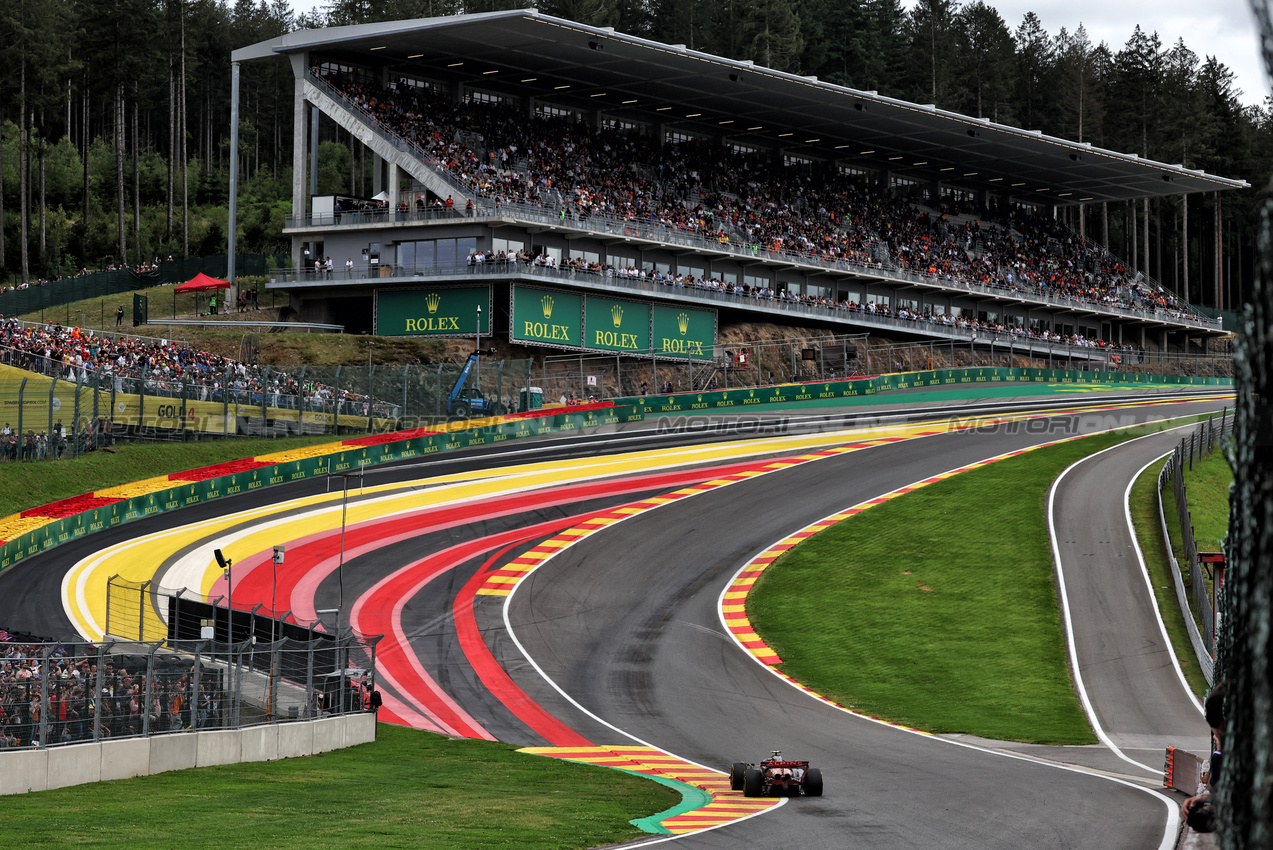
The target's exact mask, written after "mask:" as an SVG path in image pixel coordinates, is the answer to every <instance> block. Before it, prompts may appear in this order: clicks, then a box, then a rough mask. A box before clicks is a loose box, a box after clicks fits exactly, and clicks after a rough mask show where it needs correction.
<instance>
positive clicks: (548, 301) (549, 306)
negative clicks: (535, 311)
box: [539, 295, 553, 319]
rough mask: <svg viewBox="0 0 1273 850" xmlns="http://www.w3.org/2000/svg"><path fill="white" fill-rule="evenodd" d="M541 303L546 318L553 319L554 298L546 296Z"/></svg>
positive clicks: (540, 300)
mask: <svg viewBox="0 0 1273 850" xmlns="http://www.w3.org/2000/svg"><path fill="white" fill-rule="evenodd" d="M539 303H540V305H541V306H542V307H543V308H544V318H545V319H551V318H552V317H553V297H552V296H551V295H545V296H544V297H543V298H541V299H539Z"/></svg>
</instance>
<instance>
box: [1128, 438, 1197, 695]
mask: <svg viewBox="0 0 1273 850" xmlns="http://www.w3.org/2000/svg"><path fill="white" fill-rule="evenodd" d="M1169 454H1171V452H1164V453H1163V454H1160V455H1159V456H1158V457H1156V458H1154V459H1153V460H1151V461H1150V462H1149V463H1147V464H1145V465H1144V466H1142V467H1141V468H1140V469H1138V470H1136V474H1135V475H1133V476H1132V480H1131V481H1129V482H1128V483H1127V489H1126V490H1125V491H1124V492H1123V516H1124V517H1125V519H1126V520H1127V530H1128V531H1129V532H1130V533H1131V537H1132V549H1133V551H1135V553H1136V562H1137V563H1139V564H1140V574H1141V577H1142V578H1144V579H1145V589H1146V590H1148V591H1149V601H1150V602H1151V603H1153V606H1154V616H1155V617H1156V618H1157V619H1158V632H1159V634H1161V635H1162V639H1163V644H1164V645H1165V646H1166V647H1167V654H1168V655H1170V656H1171V666H1172V667H1174V668H1176V678H1178V679H1179V680H1180V686H1181V687H1182V688H1184V691H1185V694H1186V695H1187V696H1188V697H1189V700H1190V701H1191V702H1192V703H1193V705H1194V708H1196V709H1198V713H1199V714H1202V713H1203V709H1202V703H1201V702H1199V700H1198V696H1197V694H1195V693H1194V692H1193V688H1191V687H1189V680H1188V679H1186V678H1185V671H1184V669H1183V668H1182V667H1181V666H1180V659H1179V658H1178V657H1177V656H1176V648H1175V646H1173V645H1172V642H1171V636H1170V635H1168V634H1167V624H1166V622H1164V621H1163V616H1162V609H1160V608H1159V607H1158V597H1157V596H1156V595H1155V594H1154V582H1153V579H1152V578H1150V576H1149V565H1148V564H1146V563H1145V553H1144V551H1143V550H1142V549H1141V548H1140V539H1139V537H1138V535H1137V534H1136V523H1134V522H1133V521H1132V505H1131V498H1132V488H1133V487H1135V486H1136V482H1137V481H1139V480H1140V477H1141V476H1142V475H1144V474H1145V470H1146V469H1149V467H1151V466H1153V465H1154V464H1156V463H1158V462H1159V461H1161V460H1162V459H1163V458H1165V457H1166V456H1167V455H1169ZM1155 486H1157V485H1156V484H1155ZM1182 614H1183V615H1184V616H1190V615H1189V614H1188V612H1182Z"/></svg>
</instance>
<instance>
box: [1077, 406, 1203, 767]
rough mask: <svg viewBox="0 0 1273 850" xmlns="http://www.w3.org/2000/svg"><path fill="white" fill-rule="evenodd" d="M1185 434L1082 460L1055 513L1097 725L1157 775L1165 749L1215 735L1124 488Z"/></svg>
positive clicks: (1198, 743) (1193, 747) (1197, 749)
mask: <svg viewBox="0 0 1273 850" xmlns="http://www.w3.org/2000/svg"><path fill="white" fill-rule="evenodd" d="M1183 433H1185V432H1184V431H1166V432H1163V433H1160V434H1155V435H1153V436H1150V437H1146V438H1143V439H1139V440H1135V441H1131V442H1128V443H1124V444H1122V445H1119V446H1117V447H1115V448H1113V449H1111V450H1109V451H1106V452H1103V453H1101V454H1099V455H1094V456H1091V457H1088V458H1086V459H1084V460H1082V461H1080V462H1079V463H1077V464H1075V466H1074V467H1072V468H1071V469H1070V470H1069V471H1068V473H1067V474H1065V475H1063V476H1062V477H1061V478H1060V479H1059V481H1058V482H1057V484H1056V485H1055V488H1054V499H1053V512H1052V514H1053V519H1054V522H1055V541H1056V542H1055V551H1056V554H1057V556H1058V558H1059V560H1060V563H1061V566H1062V575H1063V577H1064V582H1065V586H1066V591H1067V595H1068V598H1069V607H1070V618H1071V621H1072V624H1073V632H1074V637H1075V641H1074V643H1075V649H1076V652H1077V659H1078V666H1079V670H1080V671H1081V673H1082V679H1083V687H1084V690H1085V691H1086V693H1087V696H1088V698H1089V700H1090V701H1091V706H1092V711H1093V713H1094V714H1095V718H1096V724H1097V726H1098V727H1099V728H1100V730H1101V732H1102V733H1103V734H1104V735H1106V736H1107V737H1108V739H1109V741H1110V743H1112V744H1113V745H1114V746H1115V747H1117V748H1118V749H1119V750H1120V751H1121V752H1123V753H1124V754H1125V755H1126V756H1127V757H1128V758H1130V759H1132V760H1134V761H1137V762H1139V763H1140V764H1142V765H1144V766H1146V767H1147V768H1148V769H1149V770H1150V771H1151V772H1154V771H1157V772H1159V773H1161V770H1162V761H1163V751H1164V749H1165V748H1166V747H1169V746H1176V747H1183V748H1185V749H1188V750H1190V751H1192V752H1194V753H1200V754H1205V753H1208V752H1210V748H1209V746H1208V741H1209V733H1208V730H1207V724H1206V722H1205V721H1204V720H1203V719H1202V713H1201V707H1200V706H1199V705H1198V704H1197V702H1196V700H1194V699H1193V698H1191V696H1190V693H1189V691H1188V690H1187V689H1186V687H1185V686H1184V684H1183V683H1182V681H1181V674H1180V673H1179V672H1178V670H1177V667H1176V665H1175V663H1174V661H1173V658H1172V654H1171V650H1170V644H1169V643H1168V641H1167V638H1166V636H1165V635H1164V634H1163V633H1162V629H1161V626H1160V625H1159V618H1158V609H1157V607H1156V606H1155V604H1154V599H1153V596H1152V595H1151V588H1150V587H1149V585H1148V583H1147V579H1146V577H1145V574H1144V569H1143V567H1142V566H1141V561H1140V559H1139V558H1138V556H1137V552H1136V548H1135V544H1134V542H1133V539H1132V534H1131V531H1130V529H1129V528H1128V524H1127V520H1126V513H1125V508H1124V496H1125V487H1126V484H1127V483H1129V482H1130V481H1131V480H1132V479H1133V478H1134V477H1135V476H1136V474H1137V473H1138V472H1139V471H1140V470H1141V469H1142V468H1143V467H1144V466H1145V465H1146V464H1147V463H1149V462H1150V461H1152V460H1154V459H1155V458H1160V457H1161V456H1162V455H1164V454H1166V453H1167V452H1169V451H1171V449H1172V448H1173V447H1175V445H1176V444H1177V443H1179V442H1180V438H1181V436H1182V434H1183Z"/></svg>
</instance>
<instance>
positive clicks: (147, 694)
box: [0, 629, 223, 749]
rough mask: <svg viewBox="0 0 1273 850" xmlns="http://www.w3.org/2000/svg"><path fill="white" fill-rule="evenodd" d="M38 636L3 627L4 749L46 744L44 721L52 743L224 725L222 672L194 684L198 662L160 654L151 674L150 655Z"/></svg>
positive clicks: (0, 741) (0, 740)
mask: <svg viewBox="0 0 1273 850" xmlns="http://www.w3.org/2000/svg"><path fill="white" fill-rule="evenodd" d="M37 640H38V639H36V638H33V637H31V636H29V635H16V634H11V633H9V632H8V631H5V630H4V629H0V749H7V748H14V747H30V746H35V745H37V744H39V743H40V730H41V726H42V724H47V725H46V732H45V735H46V737H45V743H46V744H59V743H65V744H69V743H74V742H77V741H91V740H94V739H95V738H98V739H100V738H119V737H129V736H135V735H141V734H143V733H144V732H150V733H155V732H169V731H177V730H180V729H207V728H217V727H219V726H221V725H222V722H223V717H222V712H221V703H222V699H221V690H220V689H219V687H218V686H217V680H216V673H214V672H210V671H209V672H205V673H204V674H203V675H201V676H200V682H199V686H198V688H197V689H192V688H191V683H192V669H191V668H192V661H191V660H190V659H183V658H177V657H174V656H158V657H156V663H155V669H154V675H152V676H150V677H147V676H146V656H129V655H100V654H99V653H98V652H97V650H96V648H95V647H92V646H86V647H80V648H78V649H77V648H75V647H70V646H66V645H64V644H56V643H54V642H49V643H42V642H37ZM46 648H51V651H50V652H49V654H48V658H47V659H46V658H45V657H44V655H45V649H46ZM99 661H100V662H103V663H104V666H103V667H102V669H101V670H99V669H98V665H99ZM46 685H47V691H48V701H47V703H44V701H43V700H42V697H41V691H42V690H44V689H45V686H46ZM94 718H96V719H97V723H98V726H97V729H96V732H97V734H96V735H94V727H93V723H94Z"/></svg>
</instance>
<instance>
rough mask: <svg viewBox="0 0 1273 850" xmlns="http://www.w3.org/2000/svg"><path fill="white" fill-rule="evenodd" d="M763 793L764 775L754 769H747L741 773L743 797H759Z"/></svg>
mask: <svg viewBox="0 0 1273 850" xmlns="http://www.w3.org/2000/svg"><path fill="white" fill-rule="evenodd" d="M764 793H765V774H764V771H761V770H759V769H757V768H754V767H749V768H747V770H746V772H744V773H743V796H744V797H759V796H760V795H761V794H764Z"/></svg>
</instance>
